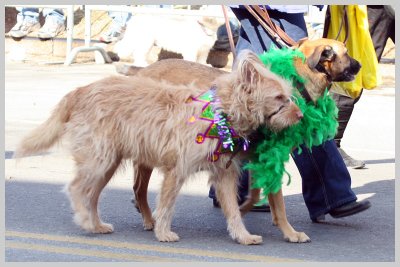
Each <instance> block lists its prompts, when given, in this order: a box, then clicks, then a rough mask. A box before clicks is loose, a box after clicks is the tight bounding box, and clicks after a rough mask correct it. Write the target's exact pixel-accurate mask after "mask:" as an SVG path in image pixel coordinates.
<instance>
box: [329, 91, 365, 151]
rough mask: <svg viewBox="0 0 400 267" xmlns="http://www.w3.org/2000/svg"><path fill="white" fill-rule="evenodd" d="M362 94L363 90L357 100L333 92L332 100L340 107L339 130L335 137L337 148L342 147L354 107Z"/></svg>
mask: <svg viewBox="0 0 400 267" xmlns="http://www.w3.org/2000/svg"><path fill="white" fill-rule="evenodd" d="M361 94H362V90H361V93H360V95H359V96H358V97H357V98H351V97H348V96H345V95H341V94H336V93H333V92H331V96H332V98H333V99H334V100H335V102H336V106H337V107H338V110H339V112H338V123H339V126H338V129H337V133H336V135H335V138H334V139H335V143H336V146H337V147H340V142H341V140H342V138H343V134H344V131H345V130H346V127H347V124H348V123H349V120H350V117H351V114H352V113H353V109H354V105H355V104H356V103H357V102H358V100H359V99H360V97H361Z"/></svg>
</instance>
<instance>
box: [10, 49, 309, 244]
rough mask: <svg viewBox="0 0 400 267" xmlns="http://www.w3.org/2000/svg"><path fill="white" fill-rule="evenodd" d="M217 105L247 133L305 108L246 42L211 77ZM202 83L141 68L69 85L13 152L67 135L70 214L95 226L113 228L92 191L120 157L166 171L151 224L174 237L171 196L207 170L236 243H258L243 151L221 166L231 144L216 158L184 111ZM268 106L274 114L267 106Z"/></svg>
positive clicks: (194, 109)
mask: <svg viewBox="0 0 400 267" xmlns="http://www.w3.org/2000/svg"><path fill="white" fill-rule="evenodd" d="M214 84H215V85H216V88H217V89H216V95H217V97H218V98H219V99H220V107H221V108H222V110H223V111H224V112H225V113H226V114H228V116H229V119H230V122H231V125H232V127H233V128H234V129H235V131H236V133H237V134H238V135H239V136H241V137H244V138H248V137H249V136H250V134H251V133H253V132H254V130H256V129H257V128H258V127H260V126H267V127H269V128H271V129H275V130H276V131H279V130H281V129H284V128H286V127H288V126H290V125H293V124H294V123H297V122H298V121H299V119H300V118H301V116H302V114H301V112H300V111H299V108H298V107H297V106H296V105H295V104H294V103H292V102H291V101H290V96H291V92H292V87H291V86H290V85H289V83H288V82H287V81H285V80H283V79H282V78H280V77H278V76H276V75H275V74H273V73H272V72H270V71H269V70H268V69H267V68H265V67H264V65H263V64H262V62H261V61H260V60H259V59H258V57H257V55H255V54H253V53H252V52H250V51H245V52H244V53H243V54H242V55H240V57H239V60H238V64H237V67H236V69H235V70H234V71H233V72H232V73H230V74H226V75H221V76H219V77H218V78H217V79H216V80H215V81H214ZM207 89H208V88H207V87H198V86H195V85H181V86H179V85H171V84H168V83H166V82H156V81H154V80H151V79H149V78H143V77H132V78H127V77H110V78H106V79H103V80H100V81H97V82H94V83H92V84H90V85H88V86H85V87H81V88H78V89H76V90H74V91H72V92H70V93H69V94H67V95H66V96H65V97H64V98H63V99H62V100H61V101H60V103H59V104H58V106H57V107H56V109H55V110H54V112H53V113H52V115H51V116H50V118H49V119H48V120H47V121H46V122H44V123H43V124H42V125H40V126H39V127H38V128H37V129H36V130H34V131H33V132H32V133H31V134H30V135H28V136H27V137H26V138H25V139H23V140H22V142H21V144H20V145H19V147H18V149H17V151H16V155H17V157H21V156H26V155H31V154H34V153H38V152H43V151H45V150H47V149H49V148H50V147H51V146H52V145H53V144H55V142H56V141H57V140H59V139H60V138H61V137H63V136H64V135H66V136H68V138H69V139H70V144H71V152H72V155H73V157H74V159H75V162H76V176H75V178H74V179H73V180H72V182H71V183H70V184H69V185H68V193H69V197H70V200H71V204H72V208H73V210H74V213H75V216H74V219H75V222H76V223H77V224H78V225H80V226H81V227H82V228H83V229H85V230H87V231H90V232H92V233H110V232H112V231H113V226H112V225H110V224H107V223H104V222H102V221H101V219H100V217H99V214H98V209H97V206H98V200H99V196H100V193H101V191H102V190H103V188H104V187H105V186H106V185H107V183H108V182H109V180H110V179H111V177H112V176H113V174H114V172H115V170H116V169H117V168H118V166H119V165H120V164H121V161H123V160H125V159H130V160H131V161H132V162H133V164H134V166H143V167H144V169H145V170H150V169H152V168H159V169H160V170H161V172H162V173H163V174H164V180H163V183H162V187H161V192H160V194H159V197H158V204H157V208H156V210H155V215H154V216H155V221H156V224H155V228H154V232H155V235H156V237H157V239H158V240H159V241H177V240H179V237H178V235H177V234H176V233H174V232H172V231H171V221H172V215H173V209H174V204H175V200H176V197H177V194H178V192H179V190H180V189H181V187H182V185H183V183H184V182H185V181H186V179H188V177H190V176H191V175H192V174H194V173H196V172H198V171H200V170H205V171H208V172H209V174H210V176H209V177H210V182H211V183H212V184H214V185H215V187H216V192H217V195H218V199H219V200H220V203H221V207H222V210H223V212H224V215H225V217H226V220H227V226H228V232H229V234H230V235H231V237H232V238H233V239H234V240H236V241H237V242H239V243H241V244H246V245H248V244H259V243H261V242H262V238H261V236H257V235H251V234H250V233H249V232H248V231H247V230H246V228H245V226H244V224H243V222H242V219H241V216H240V211H239V207H238V204H237V201H236V192H237V185H236V182H237V177H238V176H239V173H240V168H239V163H240V159H241V155H239V156H238V157H234V158H233V160H232V164H231V166H230V167H229V168H226V164H227V162H228V160H229V158H230V155H229V153H227V154H222V155H221V157H220V159H219V160H218V161H216V162H210V161H209V160H208V159H207V156H208V155H209V154H210V153H212V152H213V151H214V150H215V147H216V144H217V141H216V140H215V139H207V140H206V141H205V142H204V143H203V144H201V145H198V144H195V136H196V135H197V133H199V132H204V131H205V130H206V128H207V127H208V126H209V123H208V122H205V121H202V120H198V121H196V122H195V123H193V124H188V123H187V121H188V119H189V118H190V117H191V116H193V115H197V114H200V112H201V109H202V106H203V104H202V103H197V102H196V103H194V102H193V103H190V104H188V103H186V101H187V100H188V98H189V97H195V96H198V95H200V94H201V93H203V92H204V91H206V90H207ZM273 114H274V115H273Z"/></svg>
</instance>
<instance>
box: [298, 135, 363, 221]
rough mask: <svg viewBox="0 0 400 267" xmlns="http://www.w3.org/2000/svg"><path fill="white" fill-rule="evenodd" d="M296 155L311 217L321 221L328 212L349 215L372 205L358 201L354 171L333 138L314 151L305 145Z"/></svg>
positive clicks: (342, 215)
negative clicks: (348, 166) (352, 171)
mask: <svg viewBox="0 0 400 267" xmlns="http://www.w3.org/2000/svg"><path fill="white" fill-rule="evenodd" d="M292 158H293V160H294V162H295V164H296V166H297V168H298V170H299V172H300V175H301V177H302V190H303V198H304V201H305V203H306V206H307V209H308V211H309V214H310V218H311V220H313V221H318V220H319V219H322V218H323V216H324V215H325V214H327V213H330V214H331V215H332V216H333V217H344V216H349V215H352V214H356V213H358V212H361V211H363V210H365V209H367V208H369V207H370V203H369V202H368V201H361V202H356V200H357V197H356V195H355V194H354V192H353V191H352V189H351V177H350V173H349V172H348V170H347V168H346V165H345V164H344V162H343V160H342V157H341V155H340V153H339V152H338V150H337V147H336V144H335V142H334V141H333V140H329V141H326V142H325V143H323V144H322V145H320V146H315V147H313V148H312V150H311V151H310V150H309V149H307V148H306V147H304V146H302V153H301V154H298V151H297V150H295V151H294V152H293V153H292Z"/></svg>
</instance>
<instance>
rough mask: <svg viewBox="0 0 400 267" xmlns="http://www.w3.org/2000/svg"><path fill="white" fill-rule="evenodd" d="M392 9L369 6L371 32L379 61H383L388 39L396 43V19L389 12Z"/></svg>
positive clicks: (381, 6)
mask: <svg viewBox="0 0 400 267" xmlns="http://www.w3.org/2000/svg"><path fill="white" fill-rule="evenodd" d="M390 8H391V7H390V6H386V7H385V6H383V5H368V6H367V14H368V24H369V32H370V33H371V38H372V42H373V43H374V47H375V52H376V56H377V58H378V61H380V60H381V57H382V54H383V50H384V49H385V46H386V42H387V40H388V38H391V39H392V41H393V42H395V19H394V16H393V15H394V14H390V12H388V10H389V9H390ZM393 12H394V11H393Z"/></svg>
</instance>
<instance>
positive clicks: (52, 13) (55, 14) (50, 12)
mask: <svg viewBox="0 0 400 267" xmlns="http://www.w3.org/2000/svg"><path fill="white" fill-rule="evenodd" d="M43 16H45V17H46V19H47V17H51V18H52V19H54V21H56V22H57V23H59V24H63V23H64V21H65V17H64V11H63V10H62V9H54V8H44V9H43Z"/></svg>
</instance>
